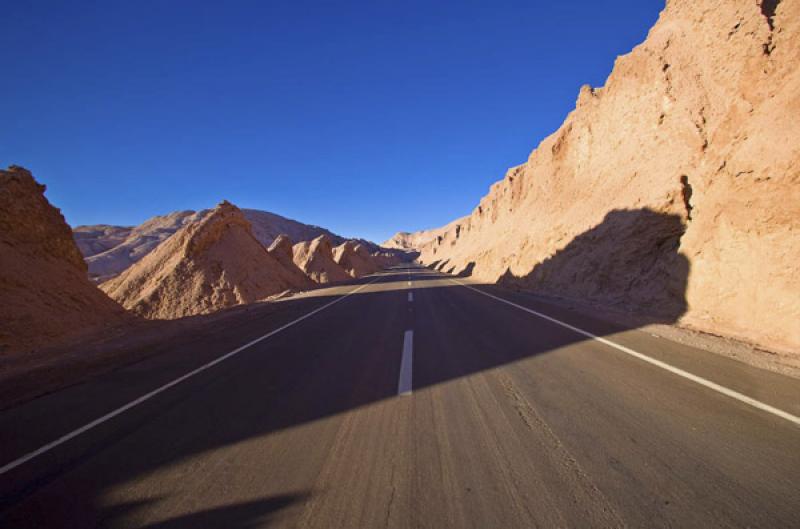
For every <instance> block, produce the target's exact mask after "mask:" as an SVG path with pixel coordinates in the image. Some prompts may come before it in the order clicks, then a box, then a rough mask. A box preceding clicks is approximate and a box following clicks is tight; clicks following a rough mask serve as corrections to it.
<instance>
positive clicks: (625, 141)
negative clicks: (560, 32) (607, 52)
mask: <svg viewBox="0 0 800 529" xmlns="http://www.w3.org/2000/svg"><path fill="white" fill-rule="evenodd" d="M799 64H800V2H789V1H783V2H777V1H763V2H761V3H759V2H755V1H744V0H738V1H721V0H692V1H689V0H670V1H669V2H668V3H667V6H666V8H665V9H664V11H663V12H662V13H661V16H660V18H659V21H658V22H657V24H656V25H655V26H654V27H653V28H652V29H651V31H650V33H649V35H648V37H647V39H646V40H645V42H644V43H642V44H641V45H639V46H637V47H636V48H635V49H634V50H633V51H632V52H631V53H629V54H627V55H625V56H622V57H619V58H618V59H617V61H616V63H615V65H614V69H613V71H612V73H611V75H610V76H609V78H608V80H607V82H606V85H605V86H604V87H602V88H591V87H588V86H584V87H583V88H581V90H580V94H579V96H578V100H577V105H576V108H575V110H574V111H573V112H571V113H570V114H569V116H567V118H566V120H565V122H564V124H563V125H562V126H561V127H560V128H559V129H558V130H557V131H556V132H555V133H554V134H552V135H551V136H550V137H548V138H546V139H545V140H544V141H542V142H541V144H540V145H539V146H538V147H537V148H536V149H535V150H534V151H533V152H532V153H531V155H530V156H529V158H528V160H527V162H526V163H524V164H522V165H520V166H517V167H514V168H512V169H510V170H509V171H508V172H507V174H506V176H505V178H504V179H503V180H501V181H499V182H497V183H496V184H494V185H493V186H492V187H491V189H490V191H489V194H488V195H487V196H485V197H484V198H483V199H482V200H481V201H480V204H479V205H478V207H477V208H476V209H475V210H474V211H473V212H472V214H471V215H469V216H467V217H465V218H463V219H459V220H458V221H455V222H454V223H452V224H451V225H448V226H447V227H445V228H442V229H440V230H433V231H432V233H433V234H434V236H433V237H430V233H427V234H422V235H419V234H417V235H415V234H411V235H409V236H402V237H400V239H401V240H402V241H409V240H413V239H414V237H417V238H418V239H427V240H423V241H422V242H418V243H409V244H410V245H413V244H416V246H415V247H417V248H418V249H419V250H421V260H422V261H423V262H424V263H427V264H435V265H436V266H439V267H441V268H443V269H445V270H452V271H454V272H462V273H464V272H466V273H470V274H472V275H473V276H475V277H477V278H479V279H482V280H486V281H498V280H502V281H506V282H510V283H514V284H516V285H518V286H522V287H524V288H528V289H533V290H537V291H544V292H548V293H556V294H559V295H562V296H567V297H575V298H581V299H589V300H594V301H597V302H600V303H612V304H616V305H620V306H623V307H625V308H629V309H631V310H636V311H642V312H646V313H651V314H662V315H665V317H667V318H668V319H669V320H670V321H680V322H681V323H683V324H685V325H688V326H693V327H695V328H699V329H701V330H706V331H710V332H713V333H718V334H724V335H730V336H734V337H739V338H743V339H746V340H749V341H752V342H755V343H758V344H762V345H764V346H768V347H774V348H784V349H785V348H790V349H791V348H794V349H797V348H798V347H799V346H800V326H798V325H797V322H798V321H800V275H799V274H798V264H797V263H798V262H800V243H799V242H798V241H800V237H798V233H799V231H800V145H798V138H800V68H799V67H798V65H799ZM398 244H400V245H403V244H404V243H403V242H398Z"/></svg>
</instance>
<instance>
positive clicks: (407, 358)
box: [397, 331, 414, 397]
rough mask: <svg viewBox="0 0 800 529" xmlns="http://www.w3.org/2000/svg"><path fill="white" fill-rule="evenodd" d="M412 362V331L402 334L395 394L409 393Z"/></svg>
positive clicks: (405, 394)
mask: <svg viewBox="0 0 800 529" xmlns="http://www.w3.org/2000/svg"><path fill="white" fill-rule="evenodd" d="M413 362H414V331H406V333H405V334H404V335H403V357H402V359H401V360H400V378H399V379H398V381H397V394H398V395H400V396H401V397H404V396H407V395H411V369H412V364H413Z"/></svg>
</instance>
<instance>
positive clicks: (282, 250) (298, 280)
mask: <svg viewBox="0 0 800 529" xmlns="http://www.w3.org/2000/svg"><path fill="white" fill-rule="evenodd" d="M267 251H268V252H269V254H270V255H271V256H272V257H274V258H275V259H276V260H277V261H278V262H279V263H281V265H283V267H284V268H285V269H286V270H287V271H288V272H289V273H290V274H291V275H292V276H293V277H294V280H293V281H294V283H295V284H296V285H297V288H299V289H303V290H305V289H309V288H314V287H315V286H316V283H315V282H314V281H312V280H311V278H310V277H308V276H307V275H306V273H305V272H303V271H302V270H300V267H298V266H297V265H296V264H295V262H294V249H293V245H292V241H291V239H289V237H288V236H287V235H278V237H277V238H275V240H274V241H272V244H271V245H270V247H269V248H268V249H267Z"/></svg>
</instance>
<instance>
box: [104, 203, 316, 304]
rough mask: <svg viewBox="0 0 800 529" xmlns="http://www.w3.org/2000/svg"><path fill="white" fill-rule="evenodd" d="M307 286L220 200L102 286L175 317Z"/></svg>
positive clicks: (125, 300)
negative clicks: (206, 212) (194, 220)
mask: <svg viewBox="0 0 800 529" xmlns="http://www.w3.org/2000/svg"><path fill="white" fill-rule="evenodd" d="M306 285H307V283H305V282H304V283H302V284H301V283H300V281H298V279H297V277H296V276H295V275H294V274H292V273H291V271H290V270H287V269H286V268H285V267H284V266H283V265H282V264H281V263H280V262H279V261H278V260H277V259H276V258H275V257H273V256H272V255H270V253H269V252H268V251H267V249H266V248H265V247H264V245H262V244H261V243H260V242H259V241H258V240H256V238H255V237H254V236H253V233H252V231H251V226H250V223H249V222H248V221H247V219H246V218H245V216H244V214H243V213H242V212H241V210H239V208H237V207H236V206H234V205H233V204H230V203H228V202H223V203H221V204H220V205H219V206H217V207H216V208H214V209H213V210H211V211H210V212H209V213H208V214H206V215H205V216H204V217H203V218H202V219H201V220H199V221H197V222H193V223H190V224H188V225H187V226H185V227H184V228H182V229H180V230H179V231H178V232H176V233H175V234H174V235H173V236H171V237H170V238H168V239H167V240H166V241H164V242H163V243H162V244H160V245H159V246H158V247H157V248H156V249H155V250H154V251H152V252H150V253H148V254H147V255H146V256H145V257H144V258H142V259H141V260H140V261H138V262H137V263H136V264H135V265H133V266H131V267H130V268H128V269H127V270H125V271H124V272H123V273H122V274H120V275H119V276H118V277H116V278H114V279H112V280H110V281H107V282H105V283H103V284H102V285H101V288H102V289H103V290H105V291H106V292H107V293H108V294H109V295H110V296H111V297H112V298H114V299H116V300H118V301H119V302H120V303H122V305H124V306H125V307H126V308H128V309H130V310H132V311H134V312H136V313H138V314H140V315H142V316H145V317H147V318H156V319H174V318H180V317H184V316H190V315H193V314H205V313H209V312H213V311H216V310H219V309H222V308H226V307H231V306H234V305H239V304H243V303H251V302H254V301H259V300H262V299H265V298H268V297H270V296H273V295H275V294H279V293H281V292H284V291H287V290H293V289H302V288H305V287H306Z"/></svg>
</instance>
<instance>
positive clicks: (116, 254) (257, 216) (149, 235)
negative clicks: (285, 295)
mask: <svg viewBox="0 0 800 529" xmlns="http://www.w3.org/2000/svg"><path fill="white" fill-rule="evenodd" d="M209 211H210V210H208V209H204V210H202V211H192V210H187V211H176V212H173V213H170V214H168V215H159V216H156V217H153V218H151V219H149V220H147V221H145V222H143V223H142V224H140V225H139V226H134V227H130V226H111V225H107V224H98V225H93V226H78V227H76V228H75V229H74V230H73V236H74V238H75V242H76V243H77V245H78V248H79V249H80V251H81V253H82V254H83V256H84V258H85V259H86V263H87V264H88V265H89V277H90V278H91V279H92V280H94V281H96V282H98V283H100V282H103V281H107V280H108V279H111V278H112V277H114V276H116V275H118V274H120V273H122V272H123V271H124V270H126V269H127V268H129V267H130V266H131V265H133V264H134V263H136V262H138V261H139V260H140V259H142V258H143V257H144V256H145V255H147V254H148V253H150V252H151V251H153V250H154V249H155V248H156V247H157V246H158V245H160V244H161V243H162V242H163V241H164V240H165V239H167V238H168V237H170V236H171V235H172V234H173V233H175V232H176V231H178V230H179V229H181V228H182V227H184V226H186V225H188V224H191V223H194V222H197V221H199V220H201V219H203V218H204V217H205V216H206V215H207V214H208V212H209ZM241 211H242V213H243V214H244V217H245V218H246V219H247V220H248V221H249V222H250V224H251V225H252V231H253V236H254V237H255V238H256V239H257V240H258V241H259V242H260V243H261V244H263V245H264V246H266V247H268V246H269V245H271V244H272V242H273V241H274V240H275V239H276V238H277V237H278V235H281V234H284V235H288V236H289V238H290V239H291V240H292V241H297V242H301V241H310V240H312V239H315V238H317V237H319V236H320V235H327V236H328V238H329V239H330V241H331V243H332V244H334V245H339V244H342V243H343V242H344V241H345V240H346V239H345V238H344V237H342V236H340V235H337V234H335V233H332V232H331V231H329V230H326V229H325V228H321V227H319V226H313V225H310V224H303V223H302V222H298V221H296V220H292V219H288V218H286V217H282V216H280V215H276V214H275V213H270V212H268V211H259V210H257V209H242V210H241ZM365 242H366V241H365ZM368 244H370V245H372V246H374V247H375V248H376V249H377V248H379V247H378V246H377V245H375V244H374V243H368Z"/></svg>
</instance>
